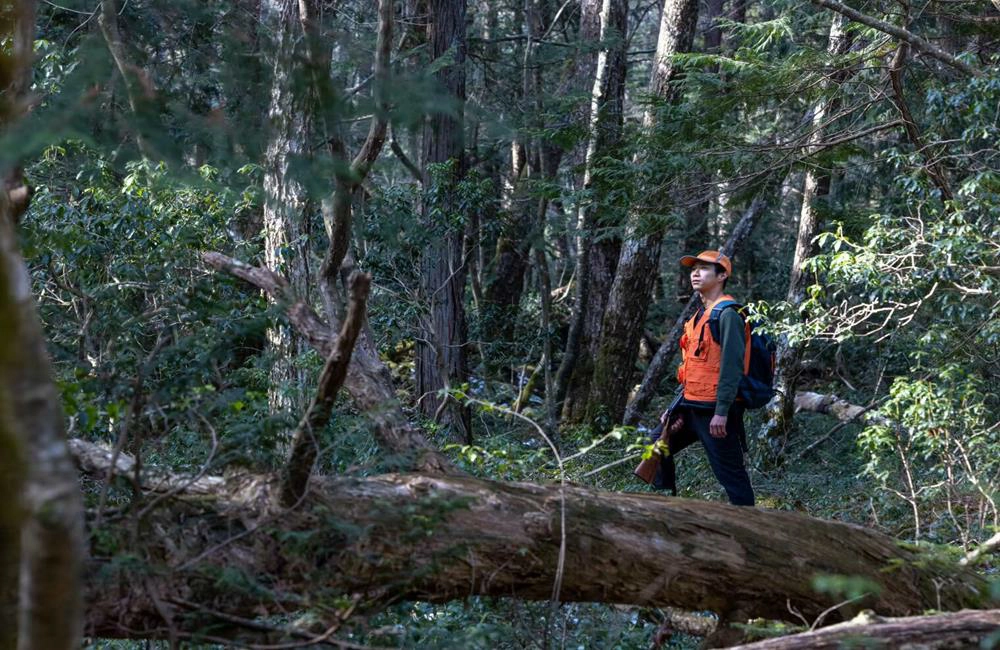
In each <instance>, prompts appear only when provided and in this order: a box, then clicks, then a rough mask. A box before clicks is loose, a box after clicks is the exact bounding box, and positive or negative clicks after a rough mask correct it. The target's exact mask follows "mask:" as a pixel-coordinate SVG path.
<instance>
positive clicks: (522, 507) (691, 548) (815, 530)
mask: <svg viewBox="0 0 1000 650" xmlns="http://www.w3.org/2000/svg"><path fill="white" fill-rule="evenodd" d="M86 445H87V443H80V442H77V443H74V449H76V450H78V453H79V449H80V448H81V447H83V446H86ZM88 452H89V453H88V454H87V458H88V462H89V463H90V464H91V466H92V467H93V465H94V463H95V460H94V459H95V458H96V457H99V456H100V454H99V453H97V452H95V451H94V449H93V446H91V447H90V448H89V449H88ZM108 461H110V453H109V452H108ZM98 464H99V463H98ZM201 485H204V483H202V484H201ZM275 485H276V483H275V481H274V480H273V479H270V478H268V477H260V476H251V475H246V476H242V477H241V476H233V477H227V478H226V479H225V485H224V486H223V487H220V489H219V490H218V491H217V493H216V494H214V495H211V496H209V495H206V494H205V493H204V492H201V491H199V492H198V493H195V494H191V495H186V494H184V493H174V494H173V495H172V496H171V497H170V498H167V499H162V500H161V503H160V505H159V507H157V508H153V509H147V512H146V513H145V516H144V519H143V521H142V522H140V524H133V523H129V524H127V525H122V524H119V525H117V526H115V527H111V526H107V527H106V528H105V529H103V530H100V531H91V533H92V537H93V538H94V539H99V540H101V544H100V545H99V547H98V548H95V551H94V560H93V564H92V566H91V569H90V571H89V573H88V603H89V607H88V615H87V633H88V634H90V635H95V636H108V637H153V638H166V636H167V634H168V632H169V631H170V629H171V628H172V629H173V632H174V635H175V637H176V638H189V636H188V637H185V635H192V634H196V633H197V632H198V630H203V629H205V626H209V625H210V626H212V627H213V629H215V630H216V631H217V632H218V631H219V630H222V629H223V628H225V631H226V635H229V636H230V637H231V636H232V635H233V634H235V633H236V632H238V631H239V630H237V629H235V628H242V630H243V632H242V633H246V632H247V627H246V625H245V624H244V625H239V624H236V623H233V621H243V622H244V623H245V622H246V621H248V620H250V619H253V618H255V617H257V616H261V615H268V614H276V613H287V612H288V611H293V610H294V611H302V610H316V611H321V612H322V611H327V612H328V613H329V612H332V610H331V609H330V608H329V603H331V602H338V599H339V602H342V601H344V600H348V601H350V602H351V603H353V605H352V607H358V608H359V609H360V610H363V609H364V608H366V607H374V608H377V607H378V606H380V605H381V604H384V603H386V602H389V601H396V600H400V599H404V600H405V599H418V600H426V601H446V600H451V599H461V598H465V597H467V596H471V595H479V594H482V595H492V596H513V597H517V598H522V599H534V600H547V599H549V598H550V597H551V595H552V593H553V583H554V582H555V580H556V578H557V575H556V574H557V565H558V562H557V559H558V554H559V548H560V542H561V538H562V536H563V534H565V539H566V548H567V553H566V559H565V569H564V572H563V575H562V576H561V588H560V591H559V594H560V599H561V600H563V601H586V602H607V603H624V604H635V605H648V606H658V607H661V606H675V607H680V608H684V609H689V610H712V611H715V612H718V613H720V615H721V616H722V617H723V618H727V617H728V618H731V617H733V616H739V617H765V618H770V619H785V620H787V619H792V618H793V615H792V614H791V612H792V611H796V612H798V613H800V614H801V615H802V616H805V617H811V618H815V617H816V616H818V615H819V614H820V613H822V612H823V611H824V610H826V609H828V608H830V607H831V606H834V605H836V603H837V601H838V599H839V597H838V596H835V595H830V594H825V593H820V592H817V591H815V590H814V589H813V588H812V587H811V583H812V580H813V579H814V578H815V577H816V576H819V575H842V576H855V577H861V578H863V579H865V580H866V581H868V582H869V583H870V584H872V585H873V588H872V591H873V593H872V594H871V595H870V596H868V597H867V598H865V599H864V600H863V601H861V602H860V603H858V605H859V606H862V605H863V606H864V607H869V608H871V609H873V610H875V611H877V612H879V613H880V614H883V615H892V616H901V615H906V614H913V613H916V612H921V611H923V610H925V609H926V608H930V607H936V608H942V609H960V608H963V607H975V606H978V605H979V604H981V602H982V599H983V598H984V597H983V596H982V595H981V594H982V593H983V591H984V583H983V581H982V579H980V578H979V577H977V576H976V575H975V574H974V573H973V572H972V571H970V570H968V569H964V568H961V567H957V566H955V565H954V564H951V563H949V564H947V565H943V564H941V563H938V562H936V561H935V560H934V559H933V558H932V557H930V556H928V555H927V554H925V553H924V552H922V551H918V550H914V549H912V548H909V547H905V546H902V545H900V544H899V543H897V542H896V541H895V540H893V539H891V538H889V537H886V536H884V535H881V534H879V533H876V532H874V531H871V530H868V529H865V528H861V527H858V526H853V525H848V524H842V523H836V522H828V521H820V520H817V519H812V518H810V517H806V516H803V515H800V514H796V513H790V512H776V511H765V510H759V509H754V508H737V507H733V506H729V505H726V504H721V503H712V502H705V501H693V500H686V499H675V498H666V497H662V496H655V495H649V494H625V493H610V492H602V491H598V490H594V489H590V488H585V487H579V486H567V487H566V488H565V492H564V493H563V491H562V490H561V489H560V487H559V486H557V485H556V486H553V485H537V484H528V483H500V482H492V481H483V480H478V479H474V478H468V477H442V476H427V475H413V474H389V475H383V476H376V477H370V478H342V479H336V480H322V479H314V480H313V481H312V483H311V484H310V490H309V492H307V494H306V495H305V497H304V498H303V501H302V502H301V503H300V504H299V507H297V508H295V509H281V508H278V507H277V506H276V505H275V504H276V503H277V500H276V498H275V494H274V490H275ZM563 503H564V504H565V522H566V525H565V531H564V530H563V529H562V527H561V525H560V521H561V519H562V517H561V508H562V507H563ZM138 525H141V527H142V530H143V534H142V535H135V534H134V530H135V526H138ZM107 549H113V551H109V550H107ZM122 558H127V561H126V560H123V559H122ZM136 558H144V560H143V561H137V559H136ZM324 605H325V606H326V609H325V610H324V609H323V606H324ZM331 615H332V614H331ZM338 615H339V614H338ZM794 620H798V619H797V618H795V619H794ZM234 626H235V628H234ZM219 633H220V634H221V632H219Z"/></svg>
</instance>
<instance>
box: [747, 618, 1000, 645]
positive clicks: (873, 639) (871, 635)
mask: <svg viewBox="0 0 1000 650" xmlns="http://www.w3.org/2000/svg"><path fill="white" fill-rule="evenodd" d="M998 630H1000V609H990V610H965V611H961V612H953V613H948V614H935V615H933V616H907V617H904V618H882V617H880V616H874V615H872V614H870V613H863V614H859V615H858V616H857V617H856V618H854V619H852V620H850V621H846V622H844V623H840V624H838V625H831V626H830V627H826V628H822V629H819V630H816V631H814V632H804V633H802V634H793V635H791V636H783V637H779V638H777V639H768V640H766V641H760V642H758V643H750V644H747V645H740V646H735V647H734V649H733V650H736V648H738V649H739V650H807V649H808V650H839V649H840V648H846V647H849V648H870V647H877V648H880V649H884V650H904V649H906V648H920V650H950V649H952V648H981V647H989V646H988V645H984V643H985V642H986V640H987V639H993V640H994V641H995V640H996V634H997V631H998Z"/></svg>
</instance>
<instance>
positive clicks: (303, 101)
mask: <svg viewBox="0 0 1000 650" xmlns="http://www.w3.org/2000/svg"><path fill="white" fill-rule="evenodd" d="M261 23H262V25H263V26H264V27H265V29H266V30H267V31H268V32H269V33H270V34H273V35H274V37H273V38H274V42H273V43H272V52H273V57H274V60H273V63H272V65H271V68H272V78H271V101H270V106H269V108H268V112H267V118H268V129H269V136H268V143H267V148H266V150H265V153H264V260H265V263H266V264H267V266H268V267H269V268H271V269H274V270H275V271H277V272H278V273H281V274H282V275H284V276H285V277H286V278H287V279H288V281H289V282H290V283H291V285H292V287H293V289H294V291H295V293H296V295H298V296H301V297H303V298H305V299H307V300H308V296H309V285H310V282H309V269H308V248H307V246H306V238H307V229H308V214H307V210H308V197H307V195H306V187H305V185H304V183H302V181H301V178H299V177H298V176H297V174H296V173H295V172H294V167H295V166H296V165H297V164H298V163H299V162H300V161H301V159H303V158H305V157H307V156H308V145H307V142H308V139H309V134H310V130H311V119H310V112H311V111H310V110H309V104H310V103H309V101H308V100H307V97H306V89H305V88H303V87H302V86H301V84H297V83H296V81H297V75H296V74H295V70H296V54H297V48H296V44H297V43H299V42H301V38H299V31H300V29H301V27H300V16H299V1H298V0H265V1H264V2H262V3H261ZM299 53H301V52H299ZM267 341H268V346H269V352H270V354H271V355H272V356H273V358H274V362H273V365H272V367H271V372H270V386H269V388H268V402H269V403H270V406H271V412H272V413H284V412H288V411H297V410H299V408H298V407H299V405H300V404H301V402H302V401H303V400H302V399H301V391H302V389H303V386H304V383H305V377H304V375H303V373H302V371H301V370H298V369H296V368H295V366H294V365H293V362H294V359H295V357H297V356H298V355H299V354H300V353H301V352H302V344H301V343H300V342H299V341H298V340H297V339H296V338H295V336H294V334H293V333H292V331H291V330H290V329H289V328H288V327H287V326H285V325H277V326H275V327H273V328H271V329H269V330H268V332H267Z"/></svg>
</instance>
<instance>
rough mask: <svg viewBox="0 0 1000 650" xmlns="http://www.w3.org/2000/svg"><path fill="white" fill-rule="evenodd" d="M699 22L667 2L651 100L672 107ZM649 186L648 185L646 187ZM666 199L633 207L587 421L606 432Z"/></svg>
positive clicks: (647, 191)
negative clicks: (655, 222)
mask: <svg viewBox="0 0 1000 650" xmlns="http://www.w3.org/2000/svg"><path fill="white" fill-rule="evenodd" d="M697 20H698V2H697V1H695V0H665V2H664V5H663V14H662V17H661V19H660V34H659V39H658V42H657V45H656V56H655V58H654V64H653V71H652V75H651V78H650V82H649V90H650V94H651V95H653V96H654V97H657V98H659V99H660V100H663V101H668V102H670V101H673V99H674V92H673V90H672V89H671V82H672V81H674V80H675V79H676V77H677V71H676V69H675V68H674V65H673V56H674V55H675V54H678V53H680V52H689V51H690V50H691V43H692V42H693V40H694V31H695V24H696V23H697ZM657 122H658V118H657V113H656V111H655V110H654V109H653V108H649V109H647V110H646V113H645V115H644V116H643V129H644V130H645V131H646V132H647V133H648V134H653V133H655V131H656V130H657V128H658V126H659V125H658V123H657ZM652 153H653V152H647V153H646V154H639V155H652ZM637 162H639V161H637ZM662 181H663V179H649V181H648V182H649V183H651V184H652V183H654V182H655V183H657V184H660V183H662ZM646 182H647V181H643V184H645V183H646ZM662 195H663V192H662V191H654V190H653V189H652V187H640V189H639V191H638V193H637V196H640V197H647V198H648V200H649V201H650V203H649V204H648V205H635V206H633V208H632V211H631V213H630V214H629V223H628V228H627V231H626V235H625V242H624V243H623V244H622V249H621V256H620V257H619V259H618V269H617V271H616V273H615V279H614V282H613V283H612V285H611V293H610V295H609V297H608V303H607V308H606V310H605V314H604V322H603V324H602V327H601V342H600V345H599V346H598V351H597V355H596V358H595V360H594V374H593V378H592V380H591V389H590V400H589V404H588V408H587V414H588V418H589V419H591V420H592V421H594V422H597V423H599V426H602V427H603V426H607V425H610V424H611V423H613V422H620V421H621V418H622V415H623V414H624V411H625V402H626V400H627V399H628V394H629V391H630V389H631V387H632V377H633V374H634V372H635V362H636V358H637V355H638V351H639V338H640V336H641V335H642V330H643V326H644V325H645V320H646V310H647V308H648V306H649V300H650V292H651V291H652V288H653V283H654V280H655V279H656V276H657V273H658V267H659V261H660V243H661V242H662V240H663V231H662V228H660V227H657V226H652V227H651V226H650V225H649V224H644V222H645V221H647V220H648V217H647V215H649V214H656V213H662V212H663V211H664V208H666V207H667V206H666V205H664V202H663V200H662V199H661V198H660V197H661V196H662ZM650 230H651V232H650Z"/></svg>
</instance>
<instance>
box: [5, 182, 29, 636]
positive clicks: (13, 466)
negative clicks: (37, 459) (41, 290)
mask: <svg viewBox="0 0 1000 650" xmlns="http://www.w3.org/2000/svg"><path fill="white" fill-rule="evenodd" d="M9 205H10V204H9V202H8V200H7V192H6V191H3V190H2V189H0V221H2V222H3V223H5V224H6V223H10V222H11V214H10V209H9ZM0 227H5V226H0ZM11 286H12V283H11V278H10V277H9V276H8V265H7V264H0V368H4V369H5V370H6V369H7V368H12V367H14V363H16V362H17V361H18V348H19V347H20V346H19V345H17V339H16V338H15V334H16V333H17V332H16V330H17V323H16V321H15V319H13V318H11V316H12V315H14V314H15V313H16V310H17V304H16V301H15V299H14V296H13V295H12V294H11V292H10V288H11ZM3 379H4V381H3V384H2V385H0V490H3V494H4V495H6V496H5V497H4V498H3V500H2V501H0V649H2V650H13V649H14V648H16V647H17V626H18V614H19V608H18V581H19V577H20V574H21V530H22V527H23V525H24V515H25V512H24V504H23V503H22V495H23V494H24V492H25V486H26V476H25V474H26V472H25V468H26V467H27V463H26V462H25V461H26V457H25V455H24V444H23V441H22V439H21V437H22V434H21V432H20V431H19V430H18V426H17V422H16V421H15V420H14V414H13V408H12V405H13V401H14V396H13V395H11V394H10V386H8V385H7V381H6V375H4V377H3Z"/></svg>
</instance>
